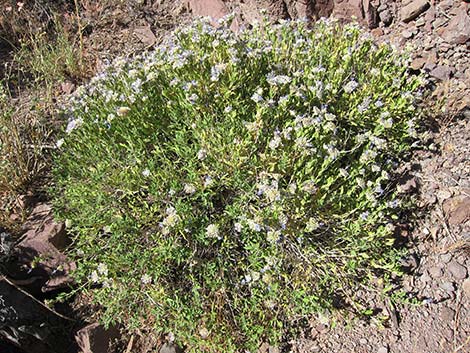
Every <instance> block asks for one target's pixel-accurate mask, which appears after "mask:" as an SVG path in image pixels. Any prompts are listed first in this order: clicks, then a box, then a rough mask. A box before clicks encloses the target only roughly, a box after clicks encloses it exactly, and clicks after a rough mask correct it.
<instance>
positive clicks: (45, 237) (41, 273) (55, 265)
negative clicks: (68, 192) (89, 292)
mask: <svg viewBox="0 0 470 353" xmlns="http://www.w3.org/2000/svg"><path fill="white" fill-rule="evenodd" d="M23 229H24V231H25V232H24V234H23V236H22V238H21V239H22V240H21V241H20V242H19V244H18V245H17V246H16V248H15V257H16V260H17V261H16V262H15V263H14V264H12V265H11V266H9V267H8V273H9V275H10V276H11V277H12V278H13V279H15V280H19V281H22V283H29V284H30V287H29V289H30V290H31V291H32V292H35V291H37V290H39V289H40V290H41V291H43V292H48V291H51V290H55V289H58V288H63V287H65V286H67V285H68V284H70V283H71V282H72V279H71V278H70V276H69V273H70V272H71V271H73V270H75V268H76V266H75V263H73V262H70V261H68V259H67V257H66V256H65V255H64V254H63V253H62V252H61V250H63V249H65V248H66V246H67V245H68V243H69V240H68V238H67V235H66V232H65V226H64V224H63V223H57V222H55V221H54V219H53V217H52V212H51V207H50V206H49V205H47V204H39V205H37V206H36V207H35V208H34V210H33V212H32V213H31V215H30V217H29V218H28V220H27V221H26V222H25V225H24V226H23ZM38 259H39V261H38ZM25 268H26V269H27V270H26V271H25Z"/></svg>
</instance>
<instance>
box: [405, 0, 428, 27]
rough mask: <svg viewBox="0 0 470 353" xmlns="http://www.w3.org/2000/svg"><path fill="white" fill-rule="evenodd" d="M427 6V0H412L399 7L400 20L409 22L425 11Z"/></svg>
mask: <svg viewBox="0 0 470 353" xmlns="http://www.w3.org/2000/svg"><path fill="white" fill-rule="evenodd" d="M428 8H429V2H428V1H427V0H413V1H411V2H410V3H409V4H407V5H405V6H403V7H402V8H401V10H400V16H401V20H402V21H403V22H410V21H412V20H414V19H415V18H416V17H418V16H419V15H421V14H422V13H423V12H425V11H426V10H427V9H428Z"/></svg>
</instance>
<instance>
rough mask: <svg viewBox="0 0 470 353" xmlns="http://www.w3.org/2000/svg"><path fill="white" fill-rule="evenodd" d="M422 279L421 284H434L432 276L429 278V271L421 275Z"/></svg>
mask: <svg viewBox="0 0 470 353" xmlns="http://www.w3.org/2000/svg"><path fill="white" fill-rule="evenodd" d="M420 279H421V282H423V283H430V282H432V278H431V276H429V274H428V272H427V271H424V273H423V274H422V275H421V277H420Z"/></svg>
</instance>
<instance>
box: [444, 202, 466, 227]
mask: <svg viewBox="0 0 470 353" xmlns="http://www.w3.org/2000/svg"><path fill="white" fill-rule="evenodd" d="M442 208H443V209H444V213H445V215H446V216H447V218H448V221H449V224H454V225H456V224H463V223H465V222H467V221H468V220H470V197H468V196H456V197H453V198H451V199H448V200H446V201H445V202H444V204H443V205H442Z"/></svg>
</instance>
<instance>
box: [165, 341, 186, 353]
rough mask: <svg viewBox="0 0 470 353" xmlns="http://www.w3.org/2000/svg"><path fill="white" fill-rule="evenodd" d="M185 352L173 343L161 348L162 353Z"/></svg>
mask: <svg viewBox="0 0 470 353" xmlns="http://www.w3.org/2000/svg"><path fill="white" fill-rule="evenodd" d="M182 352H183V351H182V350H181V348H179V347H178V346H177V345H175V344H173V343H164V344H163V346H162V348H160V353H182Z"/></svg>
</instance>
